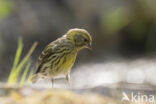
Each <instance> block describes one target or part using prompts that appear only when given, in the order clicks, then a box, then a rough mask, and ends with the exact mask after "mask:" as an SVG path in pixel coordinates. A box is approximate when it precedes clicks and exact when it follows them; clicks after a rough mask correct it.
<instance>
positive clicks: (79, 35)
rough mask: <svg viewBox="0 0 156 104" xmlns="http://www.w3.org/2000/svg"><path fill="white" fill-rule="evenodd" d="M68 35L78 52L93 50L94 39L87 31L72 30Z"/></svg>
mask: <svg viewBox="0 0 156 104" xmlns="http://www.w3.org/2000/svg"><path fill="white" fill-rule="evenodd" d="M66 35H67V37H68V38H70V39H71V41H72V43H74V45H75V47H76V48H77V49H78V50H80V49H82V48H89V49H91V45H92V37H91V35H90V34H89V33H88V32H87V31H86V30H85V29H78V28H75V29H70V30H69V31H68V32H67V34H66Z"/></svg>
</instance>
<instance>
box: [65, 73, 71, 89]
mask: <svg viewBox="0 0 156 104" xmlns="http://www.w3.org/2000/svg"><path fill="white" fill-rule="evenodd" d="M66 81H67V83H68V85H69V86H71V84H70V75H69V74H67V75H66Z"/></svg>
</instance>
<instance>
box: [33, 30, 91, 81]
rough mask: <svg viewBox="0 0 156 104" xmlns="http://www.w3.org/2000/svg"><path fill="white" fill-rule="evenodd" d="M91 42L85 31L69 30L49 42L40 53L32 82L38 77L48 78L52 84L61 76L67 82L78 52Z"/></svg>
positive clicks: (87, 46)
mask: <svg viewBox="0 0 156 104" xmlns="http://www.w3.org/2000/svg"><path fill="white" fill-rule="evenodd" d="M91 42H92V38H91V36H90V34H89V33H88V32H87V31H86V30H84V29H77V28H76V29H70V30H69V31H68V32H67V33H66V34H65V35H63V36H62V37H60V38H58V39H57V40H55V41H53V42H51V43H50V44H49V45H47V46H46V48H45V49H44V50H43V51H42V53H41V55H40V56H39V59H38V62H37V68H36V73H35V75H34V77H33V79H32V81H33V82H36V81H37V79H38V78H39V77H44V76H48V77H50V78H51V80H52V83H53V82H54V78H55V77H59V76H61V75H64V76H66V79H67V81H69V74H70V70H71V68H72V66H73V64H74V62H75V59H76V56H77V53H78V51H79V50H81V49H83V48H89V47H90V46H91Z"/></svg>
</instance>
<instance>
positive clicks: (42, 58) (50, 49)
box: [36, 42, 55, 73]
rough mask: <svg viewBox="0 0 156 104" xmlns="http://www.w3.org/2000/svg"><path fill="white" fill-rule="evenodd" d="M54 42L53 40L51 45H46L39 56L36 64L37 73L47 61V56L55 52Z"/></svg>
mask: <svg viewBox="0 0 156 104" xmlns="http://www.w3.org/2000/svg"><path fill="white" fill-rule="evenodd" d="M54 45H55V44H54V42H51V43H50V44H49V45H47V46H46V48H45V49H44V50H43V51H42V53H41V55H40V56H39V58H38V61H37V65H36V73H38V72H40V69H41V67H42V64H43V63H44V62H46V61H47V58H48V57H49V56H50V55H52V54H54V50H53V47H54Z"/></svg>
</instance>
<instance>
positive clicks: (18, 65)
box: [8, 38, 37, 86]
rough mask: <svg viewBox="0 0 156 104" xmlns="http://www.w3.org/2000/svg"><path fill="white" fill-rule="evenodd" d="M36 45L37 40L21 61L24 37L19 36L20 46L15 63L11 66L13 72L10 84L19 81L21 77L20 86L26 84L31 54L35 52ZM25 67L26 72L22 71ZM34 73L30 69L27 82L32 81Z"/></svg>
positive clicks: (9, 80) (10, 76)
mask: <svg viewBox="0 0 156 104" xmlns="http://www.w3.org/2000/svg"><path fill="white" fill-rule="evenodd" d="M36 46H37V42H35V43H34V44H33V45H32V47H31V48H30V50H29V51H28V53H27V54H26V56H25V57H24V58H23V59H22V60H21V61H20V62H19V60H20V57H21V54H22V50H23V42H22V38H19V40H18V48H17V51H16V55H15V59H14V63H13V66H12V68H11V72H10V75H9V78H8V84H15V83H17V81H18V79H20V81H19V85H20V86H21V85H23V84H24V82H25V80H26V76H27V75H28V72H29V70H30V66H31V62H30V56H31V54H32V53H33V51H34V50H35V48H36ZM24 67H25V68H24ZM23 68H24V72H23V73H22V69H23ZM21 73H22V76H21V78H19V76H20V74H21ZM32 74H33V71H30V73H29V75H28V78H27V82H30V80H31V78H32Z"/></svg>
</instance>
